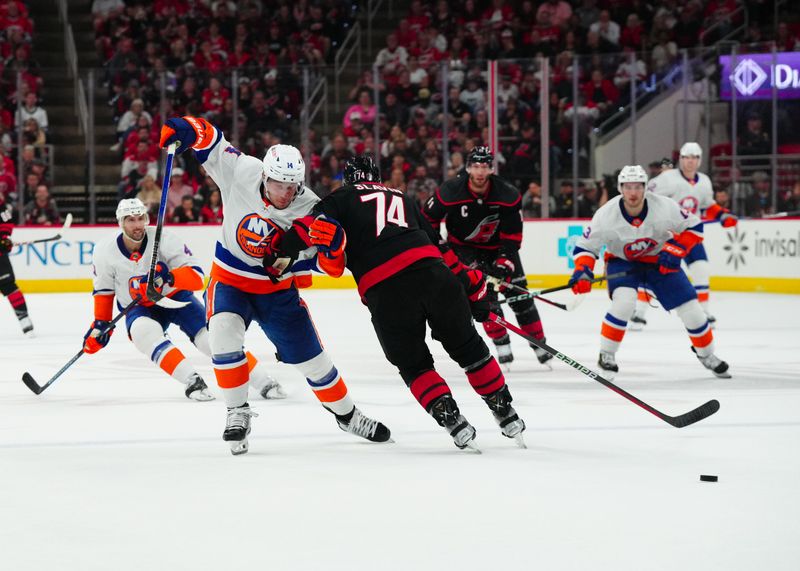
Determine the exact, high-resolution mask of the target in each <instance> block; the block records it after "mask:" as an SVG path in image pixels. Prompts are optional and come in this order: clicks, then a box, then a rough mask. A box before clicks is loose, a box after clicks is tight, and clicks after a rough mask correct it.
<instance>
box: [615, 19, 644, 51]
mask: <svg viewBox="0 0 800 571" xmlns="http://www.w3.org/2000/svg"><path fill="white" fill-rule="evenodd" d="M643 35H644V26H643V25H642V22H641V20H639V16H638V15H637V14H635V13H634V14H628V19H627V20H626V21H625V29H624V30H622V35H621V36H620V39H619V43H620V45H622V46H623V47H630V48H633V49H634V50H641V49H642V48H643V47H644V38H643Z"/></svg>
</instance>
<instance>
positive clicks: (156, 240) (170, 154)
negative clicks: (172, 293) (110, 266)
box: [147, 141, 186, 309]
mask: <svg viewBox="0 0 800 571" xmlns="http://www.w3.org/2000/svg"><path fill="white" fill-rule="evenodd" d="M180 144H181V143H180V141H175V142H174V143H172V144H171V145H170V146H169V147H168V148H167V164H166V166H165V167H164V181H163V182H162V183H161V203H160V204H159V205H158V220H157V221H156V235H155V236H154V237H153V253H152V254H151V257H150V271H149V272H148V273H147V299H149V300H150V301H152V302H154V303H157V304H158V305H160V306H161V307H167V308H172V309H175V308H179V307H183V306H185V305H186V303H183V302H179V301H175V300H173V299H170V298H168V297H166V296H164V294H163V293H161V292H159V291H158V290H157V289H156V286H155V283H153V281H154V277H155V274H156V266H157V265H158V248H159V245H160V243H161V232H162V230H163V229H164V217H165V216H166V214H167V193H168V192H169V179H170V177H171V176H172V162H173V160H174V159H175V151H176V150H177V148H178V147H179V146H180Z"/></svg>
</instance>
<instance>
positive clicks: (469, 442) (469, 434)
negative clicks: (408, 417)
mask: <svg viewBox="0 0 800 571" xmlns="http://www.w3.org/2000/svg"><path fill="white" fill-rule="evenodd" d="M430 413H431V416H432V417H433V419H434V420H435V421H436V422H437V423H438V424H439V426H441V427H443V428H444V429H445V430H447V432H448V434H450V436H451V437H452V438H453V444H455V445H456V447H458V448H459V449H460V450H464V449H465V448H469V449H470V450H472V451H473V452H477V453H478V454H480V452H481V451H480V449H478V447H477V446H475V435H476V434H477V433H476V431H475V427H474V426H472V425H471V424H470V423H469V422H467V419H466V418H464V416H463V415H462V414H461V412H460V411H459V410H458V405H457V404H456V401H455V400H454V399H453V397H452V396H450V395H443V396H440V397H439V398H438V399H436V400H435V401H434V402H433V404H432V405H431V410H430Z"/></svg>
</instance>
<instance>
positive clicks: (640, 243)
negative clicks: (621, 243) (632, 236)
mask: <svg viewBox="0 0 800 571" xmlns="http://www.w3.org/2000/svg"><path fill="white" fill-rule="evenodd" d="M656 246H658V242H656V241H655V240H653V239H652V238H639V239H638V240H634V241H633V242H629V243H627V244H625V247H624V248H623V251H624V252H625V257H626V258H628V259H629V260H635V259H636V258H641V257H642V256H646V255H647V254H649V253H650V252H651V251H652V250H653V248H655V247H656Z"/></svg>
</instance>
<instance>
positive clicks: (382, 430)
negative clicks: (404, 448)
mask: <svg viewBox="0 0 800 571" xmlns="http://www.w3.org/2000/svg"><path fill="white" fill-rule="evenodd" d="M336 424H338V425H339V428H341V429H342V430H344V431H345V432H349V433H350V434H355V435H356V436H360V437H361V438H366V439H367V440H369V441H370V442H394V440H392V433H391V432H390V431H389V429H388V428H387V427H386V426H385V425H384V424H383V423H381V422H378V421H377V420H373V419H371V418H370V417H368V416H365V415H364V414H363V413H362V412H361V411H360V410H358V408H357V407H353V410H352V412H350V414H345V415H338V414H337V415H336Z"/></svg>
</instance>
